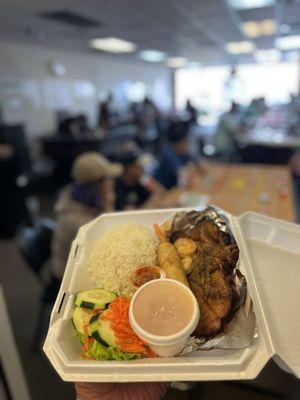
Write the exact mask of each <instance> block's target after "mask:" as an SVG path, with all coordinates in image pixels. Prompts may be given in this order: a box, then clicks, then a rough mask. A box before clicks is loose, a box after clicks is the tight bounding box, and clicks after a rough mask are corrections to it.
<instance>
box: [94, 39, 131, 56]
mask: <svg viewBox="0 0 300 400" xmlns="http://www.w3.org/2000/svg"><path fill="white" fill-rule="evenodd" d="M89 46H90V47H92V48H93V49H96V50H101V51H107V52H109V53H132V52H134V51H135V50H136V45H135V44H134V43H132V42H128V41H126V40H123V39H119V38H115V37H108V38H101V39H92V40H91V41H90V42H89Z"/></svg>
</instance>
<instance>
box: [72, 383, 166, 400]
mask: <svg viewBox="0 0 300 400" xmlns="http://www.w3.org/2000/svg"><path fill="white" fill-rule="evenodd" d="M168 386H169V383H166V382H159V383H156V382H134V383H84V382H77V383H75V388H76V393H77V398H78V399H80V400H159V399H161V398H162V397H163V396H164V395H165V393H166V391H167V388H168Z"/></svg>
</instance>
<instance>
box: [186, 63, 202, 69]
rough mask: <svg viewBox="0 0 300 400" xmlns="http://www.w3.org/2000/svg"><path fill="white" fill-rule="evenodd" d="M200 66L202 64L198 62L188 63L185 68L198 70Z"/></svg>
mask: <svg viewBox="0 0 300 400" xmlns="http://www.w3.org/2000/svg"><path fill="white" fill-rule="evenodd" d="M201 65H202V63H201V62H199V61H190V62H189V63H188V65H187V66H188V68H199V67H201Z"/></svg>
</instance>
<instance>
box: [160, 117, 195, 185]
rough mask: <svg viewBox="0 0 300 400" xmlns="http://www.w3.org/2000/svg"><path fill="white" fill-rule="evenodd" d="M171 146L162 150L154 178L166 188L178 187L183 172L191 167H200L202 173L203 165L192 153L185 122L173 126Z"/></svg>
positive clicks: (169, 137)
mask: <svg viewBox="0 0 300 400" xmlns="http://www.w3.org/2000/svg"><path fill="white" fill-rule="evenodd" d="M168 140H169V145H167V146H165V147H164V149H163V150H162V153H161V157H160V159H159V167H158V169H157V170H156V171H155V173H154V178H155V179H156V180H157V181H158V182H159V183H160V184H161V185H163V186H164V187H165V188H167V189H170V188H171V187H173V186H176V185H178V183H179V178H180V174H181V172H182V171H183V170H184V169H185V168H186V167H188V166H189V165H194V166H196V167H197V169H198V167H199V169H198V170H199V172H202V167H203V164H202V163H200V162H199V160H197V159H196V158H195V157H194V156H193V155H192V154H191V152H190V146H189V141H188V126H187V124H185V123H184V122H175V123H174V124H171V126H170V128H169V132H168Z"/></svg>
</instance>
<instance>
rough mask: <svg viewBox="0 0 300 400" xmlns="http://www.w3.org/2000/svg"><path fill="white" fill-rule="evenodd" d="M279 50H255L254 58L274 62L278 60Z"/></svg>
mask: <svg viewBox="0 0 300 400" xmlns="http://www.w3.org/2000/svg"><path fill="white" fill-rule="evenodd" d="M280 56H281V52H280V51H279V50H277V49H267V50H257V51H256V52H255V53H254V58H255V59H256V61H258V62H275V61H279V60H280Z"/></svg>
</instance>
